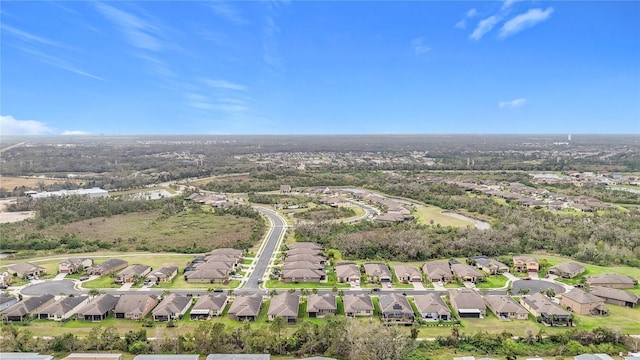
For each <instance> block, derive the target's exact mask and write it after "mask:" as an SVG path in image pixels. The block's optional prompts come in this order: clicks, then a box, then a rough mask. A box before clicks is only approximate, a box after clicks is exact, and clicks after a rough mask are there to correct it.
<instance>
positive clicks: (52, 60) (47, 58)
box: [19, 47, 105, 81]
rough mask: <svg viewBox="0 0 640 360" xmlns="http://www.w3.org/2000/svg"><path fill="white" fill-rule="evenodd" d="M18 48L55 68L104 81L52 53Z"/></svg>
mask: <svg viewBox="0 0 640 360" xmlns="http://www.w3.org/2000/svg"><path fill="white" fill-rule="evenodd" d="M19 49H20V50H22V51H23V52H25V53H27V54H30V55H31V56H33V57H35V58H36V59H37V60H39V61H42V62H43V63H45V64H49V65H53V66H55V67H57V68H60V69H62V70H66V71H68V72H71V73H74V74H77V75H81V76H85V77H88V78H92V79H95V80H100V81H105V79H104V78H102V77H100V76H97V75H94V74H91V73H89V72H87V71H84V70H82V69H80V68H78V67H77V66H76V65H74V64H72V63H71V62H69V61H67V60H64V59H61V58H58V57H55V56H52V55H47V54H44V53H42V52H40V51H37V50H34V49H31V48H28V47H20V48H19Z"/></svg>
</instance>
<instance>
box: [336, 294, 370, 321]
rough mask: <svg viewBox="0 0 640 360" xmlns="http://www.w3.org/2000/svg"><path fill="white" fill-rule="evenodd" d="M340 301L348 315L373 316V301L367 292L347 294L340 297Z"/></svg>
mask: <svg viewBox="0 0 640 360" xmlns="http://www.w3.org/2000/svg"><path fill="white" fill-rule="evenodd" d="M342 303H343V304H344V314H345V315H346V316H348V317H357V316H373V302H372V301H371V297H370V296H369V295H367V294H347V295H345V296H343V297H342Z"/></svg>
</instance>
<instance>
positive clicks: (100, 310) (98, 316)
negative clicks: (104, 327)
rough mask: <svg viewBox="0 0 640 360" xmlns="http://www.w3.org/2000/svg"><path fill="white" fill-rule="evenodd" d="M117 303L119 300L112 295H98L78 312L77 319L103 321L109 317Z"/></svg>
mask: <svg viewBox="0 0 640 360" xmlns="http://www.w3.org/2000/svg"><path fill="white" fill-rule="evenodd" d="M117 303H118V298H117V297H115V296H113V295H111V294H102V295H98V296H96V297H95V298H93V299H91V300H89V303H88V304H87V305H85V306H83V307H82V308H81V309H80V310H78V312H77V313H76V317H77V318H78V320H87V321H102V320H104V319H106V318H107V317H109V314H110V313H111V312H112V311H113V310H114V309H115V308H116V304H117Z"/></svg>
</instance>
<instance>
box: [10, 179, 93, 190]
mask: <svg viewBox="0 0 640 360" xmlns="http://www.w3.org/2000/svg"><path fill="white" fill-rule="evenodd" d="M66 181H73V182H78V181H76V180H70V179H40V178H22V177H17V176H15V177H14V176H3V177H0V188H3V189H6V190H9V191H11V190H13V189H15V188H17V187H18V188H19V187H21V186H24V187H26V188H29V189H37V188H39V187H40V185H53V184H56V183H63V182H66ZM78 183H79V184H82V182H78Z"/></svg>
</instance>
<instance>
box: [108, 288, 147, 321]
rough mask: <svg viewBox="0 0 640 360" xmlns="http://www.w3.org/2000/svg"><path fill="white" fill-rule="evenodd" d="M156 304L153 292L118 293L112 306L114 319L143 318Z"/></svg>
mask: <svg viewBox="0 0 640 360" xmlns="http://www.w3.org/2000/svg"><path fill="white" fill-rule="evenodd" d="M156 305H158V297H157V296H156V295H153V294H124V295H120V298H119V299H118V303H117V304H116V307H115V308H114V310H113V312H114V313H115V317H116V319H131V320H142V319H144V318H145V317H146V316H147V315H148V314H149V313H150V312H151V310H153V308H154V307H156Z"/></svg>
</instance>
